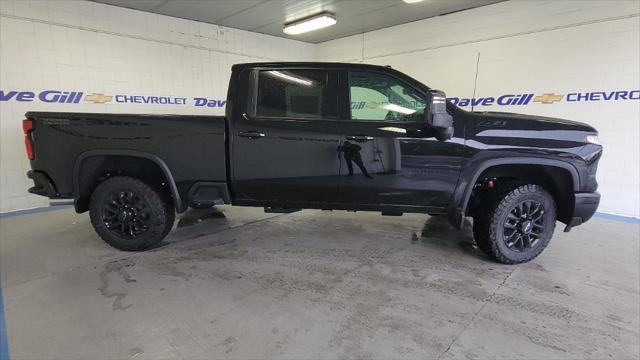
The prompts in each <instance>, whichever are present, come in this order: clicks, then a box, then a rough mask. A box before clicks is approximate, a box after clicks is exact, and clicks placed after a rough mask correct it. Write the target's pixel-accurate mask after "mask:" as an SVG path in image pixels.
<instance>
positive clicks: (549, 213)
mask: <svg viewBox="0 0 640 360" xmlns="http://www.w3.org/2000/svg"><path fill="white" fill-rule="evenodd" d="M524 202H536V203H539V204H541V205H542V209H543V214H542V215H541V217H540V219H541V222H542V223H543V224H544V227H543V228H542V230H540V233H539V234H537V233H536V236H538V240H537V242H536V244H535V245H534V246H532V247H531V248H528V249H523V250H522V251H517V250H514V249H513V248H509V246H508V245H507V242H506V241H505V239H506V238H507V236H506V235H505V231H507V229H506V228H505V226H506V225H505V224H506V221H507V217H508V216H510V217H511V218H513V212H512V211H516V212H517V210H515V208H516V207H518V206H519V204H523V203H524ZM556 213H557V211H556V204H555V202H554V200H553V197H552V196H551V195H550V194H549V193H548V192H547V191H546V190H545V189H544V188H542V187H541V186H540V185H535V184H524V185H522V184H517V183H515V182H505V183H503V184H501V185H500V186H498V187H497V188H496V189H493V190H491V191H488V192H487V193H485V194H484V197H483V198H482V199H481V201H480V206H478V209H477V210H476V215H475V216H474V219H473V237H474V239H475V242H476V245H477V246H478V248H480V249H481V250H482V251H483V252H485V253H486V254H487V255H489V256H490V257H491V258H493V259H494V260H496V261H498V262H500V263H503V264H520V263H525V262H528V261H531V260H532V259H534V258H535V257H537V256H538V255H540V253H541V252H542V251H543V250H544V249H545V248H546V247H547V245H548V244H549V241H550V240H551V237H552V236H553V231H554V229H555V224H556ZM510 214H511V215H510ZM509 226H511V224H509ZM538 228H539V227H538Z"/></svg>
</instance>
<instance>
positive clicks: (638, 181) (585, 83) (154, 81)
mask: <svg viewBox="0 0 640 360" xmlns="http://www.w3.org/2000/svg"><path fill="white" fill-rule="evenodd" d="M407 6H410V5H407ZM639 14H640V2H639V1H635V0H634V1H507V2H504V3H499V4H495V5H490V6H485V7H482V8H478V9H473V10H468V11H463V12H459V13H454V14H450V15H446V16H441V17H436V18H432V19H426V20H422V21H416V22H413V23H409V24H404V25H399V26H395V27H392V28H387V29H382V30H378V31H373V32H368V33H365V34H362V35H356V36H351V37H347V38H343V39H338V40H334V41H329V42H325V43H322V44H318V45H312V44H306V43H301V42H296V41H291V40H286V39H281V38H277V37H270V36H265V35H260V34H256V33H251V32H246V31H241V30H235V29H229V28H224V27H220V26H215V25H208V24H204V23H199V22H193V21H188V20H182V19H177V18H171V17H167V16H161V15H154V14H149V13H144V12H138V11H133V10H127V9H122V8H118V7H112V6H107V5H102V4H96V3H92V2H85V1H46V0H45V1H7V0H0V90H3V91H5V93H6V92H7V91H10V90H16V91H20V90H22V91H34V92H39V91H41V90H49V89H55V90H61V91H83V92H84V93H85V94H84V95H85V96H86V95H89V94H91V93H103V94H105V95H111V96H114V95H116V94H128V95H134V94H136V95H146V96H148V95H155V96H172V97H184V98H187V100H186V102H187V104H185V105H173V106H172V105H148V104H147V105H143V104H139V105H136V104H119V103H116V102H115V100H113V99H112V101H111V102H109V103H106V104H93V103H90V102H85V101H84V99H83V100H82V101H81V102H80V103H78V104H55V103H54V104H47V103H43V102H40V101H34V102H17V101H15V100H10V101H0V135H1V136H0V140H1V142H0V181H1V182H0V212H2V211H8V210H15V209H23V208H28V207H35V206H42V205H45V204H46V199H44V198H42V197H38V196H31V195H28V194H26V189H27V188H28V187H29V186H31V185H30V181H28V179H26V177H25V176H24V173H25V172H26V171H27V170H28V168H29V165H28V161H27V160H26V156H25V154H24V148H23V144H22V134H21V129H20V121H21V119H22V118H23V114H24V113H25V112H26V111H29V110H48V111H79V112H127V113H175V114H220V113H222V111H223V108H222V107H217V108H209V107H195V106H193V97H208V98H211V99H224V98H225V96H226V86H227V81H228V76H229V71H230V66H231V65H232V64H234V63H239V62H247V61H265V60H283V61H295V60H320V61H351V62H360V61H363V62H367V63H374V64H389V65H392V66H393V67H394V68H396V69H399V70H401V71H404V72H406V73H408V74H410V75H412V76H414V77H415V78H417V79H419V80H421V81H423V82H424V83H426V84H427V85H430V86H432V87H435V88H439V89H443V90H445V91H446V92H447V94H448V95H449V96H456V97H461V98H463V97H466V98H470V97H472V95H473V91H474V81H475V76H476V63H477V62H478V54H480V61H479V62H478V63H477V65H478V72H477V73H478V79H477V88H476V98H481V97H497V96H499V95H502V94H518V93H533V94H535V95H542V94H543V93H555V94H558V95H563V99H562V100H561V101H560V102H556V103H554V104H541V103H537V102H531V103H530V104H528V105H526V106H486V107H478V108H476V110H495V111H512V112H520V113H528V114H539V115H547V116H554V117H561V118H568V119H574V120H578V121H583V122H587V123H589V124H592V125H594V126H595V127H596V128H597V129H598V130H599V131H600V137H601V140H602V141H603V142H604V145H605V152H604V157H603V159H602V160H601V163H600V169H599V173H598V179H599V182H600V191H601V192H602V194H603V198H602V203H601V206H600V209H599V210H600V211H603V212H609V213H616V214H622V215H630V216H635V217H639V216H640V204H639V202H640V200H639V198H640V193H639V191H640V168H639V167H640V165H639V163H640V161H639V160H640V101H638V100H618V101H591V102H568V101H566V100H567V95H568V94H570V93H576V92H599V91H605V92H608V91H616V90H638V89H640V70H639V69H640V17H639Z"/></svg>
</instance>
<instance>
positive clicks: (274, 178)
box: [23, 63, 602, 264]
mask: <svg viewBox="0 0 640 360" xmlns="http://www.w3.org/2000/svg"><path fill="white" fill-rule="evenodd" d="M23 128H24V134H25V145H26V148H27V154H28V156H29V158H30V160H31V167H32V169H33V170H31V171H29V172H28V177H29V178H31V179H33V181H34V183H35V186H34V187H32V188H30V189H29V192H31V193H34V194H39V195H43V196H47V197H49V198H51V199H53V201H54V202H61V201H62V202H64V201H68V202H71V201H72V202H73V204H74V206H75V209H76V211H77V212H79V213H81V212H85V211H89V212H90V217H91V222H92V224H93V226H94V227H95V230H96V232H97V233H98V234H99V235H100V236H101V237H102V238H103V239H104V240H105V241H106V242H107V243H109V244H111V245H112V246H114V247H116V248H118V249H122V250H143V249H145V248H148V247H150V246H152V245H154V244H156V243H158V242H159V241H161V240H162V239H163V238H164V237H165V236H166V235H167V233H168V232H169V231H170V230H171V228H172V226H173V223H174V218H175V213H176V211H177V212H178V213H181V212H184V211H185V210H186V209H187V208H188V207H206V206H213V205H214V204H233V205H239V206H259V207H264V209H265V211H268V212H291V211H295V210H299V209H303V208H313V209H341V210H364V211H380V212H381V213H382V215H401V214H402V213H405V212H407V213H427V214H431V215H436V214H437V215H445V216H447V217H448V220H449V222H450V223H451V224H452V225H453V226H455V227H457V228H460V227H461V226H462V224H463V221H464V218H465V217H467V216H470V217H473V220H474V221H473V232H474V237H475V241H476V243H477V246H478V247H479V248H480V249H482V250H483V251H484V252H486V253H487V254H488V255H490V256H491V257H492V258H494V259H495V260H497V261H499V262H502V263H509V264H515V263H521V262H526V261H529V260H531V259H533V258H534V257H536V256H537V255H538V254H540V252H541V251H542V250H543V249H544V248H545V247H546V246H547V244H548V243H549V240H550V239H551V237H552V235H553V232H554V228H555V224H556V220H559V221H561V222H562V223H564V224H566V228H565V231H568V230H569V229H570V228H571V227H573V226H576V225H580V224H581V223H583V222H585V221H587V220H589V218H591V216H592V215H593V214H594V212H595V211H596V208H597V207H598V203H599V201H600V195H599V194H598V193H597V192H596V188H597V186H598V185H597V182H596V176H595V175H596V168H597V164H598V160H599V158H600V156H601V154H602V147H601V145H600V144H599V143H598V137H597V131H596V130H595V129H594V128H593V127H591V126H589V125H586V124H583V123H579V122H573V121H567V120H559V119H553V118H545V117H538V116H525V115H517V114H509V113H492V112H467V111H464V110H462V109H460V108H458V107H456V106H455V105H453V104H451V103H450V102H448V101H446V97H445V95H444V93H443V92H441V91H437V90H432V89H430V88H429V87H427V86H425V85H423V84H421V83H420V82H418V81H416V80H414V79H412V78H411V77H409V76H407V75H405V74H403V73H401V72H399V71H396V70H394V69H392V68H390V67H384V66H373V65H365V64H341V63H252V64H238V65H234V66H233V68H232V73H231V79H230V82H229V89H228V95H227V106H226V114H225V116H184V115H128V114H86V113H61V112H60V113H59V112H29V113H27V114H26V120H24V122H23Z"/></svg>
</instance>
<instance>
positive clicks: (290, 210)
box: [264, 206, 302, 214]
mask: <svg viewBox="0 0 640 360" xmlns="http://www.w3.org/2000/svg"><path fill="white" fill-rule="evenodd" d="M300 210H302V209H297V208H281V207H271V206H265V207H264V212H266V213H271V214H290V213H294V212H296V211H300Z"/></svg>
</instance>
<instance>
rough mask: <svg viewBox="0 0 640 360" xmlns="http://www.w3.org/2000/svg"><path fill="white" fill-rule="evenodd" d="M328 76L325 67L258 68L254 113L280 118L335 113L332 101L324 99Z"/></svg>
mask: <svg viewBox="0 0 640 360" xmlns="http://www.w3.org/2000/svg"><path fill="white" fill-rule="evenodd" d="M328 77H329V76H328V72H327V71H320V70H262V71H260V73H259V75H258V101H257V109H256V112H257V114H256V115H258V116H269V117H282V118H286V117H292V118H295V117H303V118H321V117H326V116H335V113H336V109H335V101H328V99H327V98H328V92H329V91H328V88H329V87H328V85H327V84H328ZM331 104H333V105H331Z"/></svg>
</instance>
